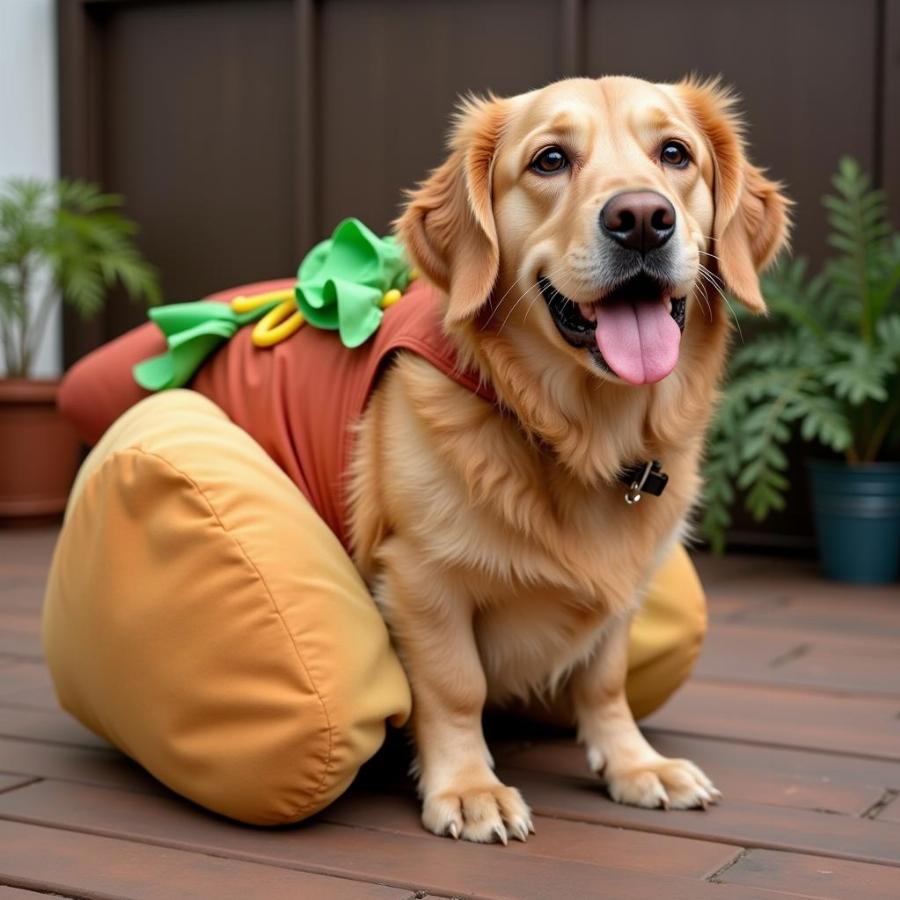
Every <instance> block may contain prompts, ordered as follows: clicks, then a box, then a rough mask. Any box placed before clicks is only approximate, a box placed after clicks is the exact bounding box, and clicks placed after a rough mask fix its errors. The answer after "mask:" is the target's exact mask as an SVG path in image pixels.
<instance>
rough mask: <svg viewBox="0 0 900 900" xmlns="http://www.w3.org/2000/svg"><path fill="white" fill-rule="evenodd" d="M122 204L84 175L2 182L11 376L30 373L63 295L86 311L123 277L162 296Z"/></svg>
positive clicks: (3, 284) (1, 316)
mask: <svg viewBox="0 0 900 900" xmlns="http://www.w3.org/2000/svg"><path fill="white" fill-rule="evenodd" d="M121 205H122V198H121V197H120V196H118V195H116V194H104V193H102V192H101V191H100V189H99V188H98V187H96V186H95V185H92V184H88V183H86V182H83V181H57V182H44V181H36V180H32V179H24V178H13V179H10V180H9V181H7V182H6V184H5V185H4V186H3V188H2V190H0V345H2V347H3V356H4V360H5V363H6V373H7V375H8V376H9V377H12V378H24V377H27V376H28V375H29V374H30V372H31V367H32V364H33V361H34V357H35V353H36V351H37V348H38V346H39V344H40V341H41V339H42V338H43V336H44V332H45V331H46V329H47V324H48V321H49V318H50V313H51V312H52V311H53V308H54V306H55V305H56V304H57V303H59V302H60V299H62V300H63V301H65V302H67V303H69V304H71V305H72V306H73V307H74V308H75V309H77V310H78V312H79V313H80V314H81V315H82V316H84V317H85V318H89V317H90V316H93V315H96V313H97V312H99V311H100V309H101V308H102V307H103V303H104V301H105V299H106V295H107V292H108V291H109V289H110V288H111V287H112V286H113V285H114V284H116V283H117V282H118V283H121V284H122V285H123V287H124V288H125V291H126V292H127V293H128V295H129V296H130V297H132V298H134V299H143V300H145V301H147V302H149V303H157V302H159V285H158V283H157V279H156V273H155V271H154V270H153V268H152V267H151V266H150V265H148V264H147V262H146V261H145V260H144V259H143V258H142V256H141V254H140V252H139V251H138V249H137V247H136V245H135V243H134V236H135V234H136V232H137V225H135V223H134V222H131V221H130V220H129V219H126V218H125V217H124V216H122V215H121V214H120V213H119V212H118V209H119V208H120V207H121ZM35 294H38V296H37V297H36V298H35V296H34V295H35ZM34 299H36V300H37V302H36V303H34V302H29V301H30V300H34Z"/></svg>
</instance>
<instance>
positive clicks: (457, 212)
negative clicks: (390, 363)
mask: <svg viewBox="0 0 900 900" xmlns="http://www.w3.org/2000/svg"><path fill="white" fill-rule="evenodd" d="M504 108H505V107H504V101H502V100H498V99H496V98H494V97H489V98H487V99H477V98H473V97H470V98H467V99H466V100H465V101H463V103H462V105H461V106H460V109H459V111H458V113H457V118H456V121H455V123H454V126H453V128H452V130H451V133H450V140H449V146H450V155H449V156H448V158H447V159H446V161H445V162H444V163H443V165H441V166H439V167H438V168H437V169H435V170H434V171H433V172H432V173H431V174H430V175H429V177H428V178H427V179H426V180H425V181H424V182H422V183H421V184H420V185H419V186H418V187H417V188H416V189H415V190H413V191H411V192H410V193H409V199H408V202H407V204H406V207H405V209H404V210H403V213H402V215H401V216H400V218H399V219H397V221H396V222H395V223H394V227H395V229H396V231H397V236H398V237H399V239H400V242H401V243H402V244H403V245H404V247H405V248H406V252H407V255H408V256H409V257H410V261H411V262H412V264H413V265H414V266H416V267H417V268H418V269H419V270H420V271H421V272H422V273H423V274H424V275H425V276H426V277H427V278H428V280H429V281H431V282H432V283H433V284H435V285H437V287H439V288H440V289H441V290H443V291H445V292H446V293H447V294H448V296H449V305H448V309H447V321H448V322H451V323H452V322H461V321H463V320H465V319H467V318H470V317H472V316H474V315H475V313H476V312H477V311H478V310H479V308H480V307H481V306H482V305H483V304H484V302H485V301H486V300H487V299H488V297H489V296H490V293H491V291H492V290H493V287H494V282H495V281H496V280H497V272H498V269H499V264H500V250H499V247H498V244H497V229H496V226H495V224H494V211H493V206H492V201H491V175H492V168H493V161H494V153H495V150H496V147H497V142H498V140H499V138H500V132H501V130H502V128H503V122H504V118H505V116H504Z"/></svg>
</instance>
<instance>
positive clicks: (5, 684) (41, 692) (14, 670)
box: [0, 661, 59, 710]
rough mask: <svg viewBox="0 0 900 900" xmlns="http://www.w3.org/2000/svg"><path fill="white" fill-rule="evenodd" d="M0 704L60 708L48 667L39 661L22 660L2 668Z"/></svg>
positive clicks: (47, 708)
mask: <svg viewBox="0 0 900 900" xmlns="http://www.w3.org/2000/svg"><path fill="white" fill-rule="evenodd" d="M0 706H24V707H27V708H31V709H45V710H56V709H59V702H58V701H57V699H56V691H55V690H54V688H53V682H52V681H51V680H50V673H49V671H48V670H47V667H46V666H45V665H44V664H43V663H41V662H37V661H20V662H19V663H18V664H16V665H13V666H11V667H8V668H4V669H2V670H0Z"/></svg>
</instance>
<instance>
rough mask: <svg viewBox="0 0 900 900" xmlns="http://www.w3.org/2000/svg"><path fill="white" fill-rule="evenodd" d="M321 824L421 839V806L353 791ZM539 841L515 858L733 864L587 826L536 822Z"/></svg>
mask: <svg viewBox="0 0 900 900" xmlns="http://www.w3.org/2000/svg"><path fill="white" fill-rule="evenodd" d="M319 818H320V819H321V821H323V822H332V823H334V824H337V825H347V826H349V827H355V828H368V829H372V830H374V831H390V832H395V833H398V834H405V835H409V836H411V837H422V835H423V833H424V832H423V829H422V824H421V822H420V821H419V801H418V800H417V799H416V797H415V795H414V794H413V793H412V792H411V791H410V792H404V791H402V790H398V791H397V792H396V793H394V792H392V793H390V794H383V793H382V794H376V793H373V792H369V791H365V790H353V791H350V792H349V793H348V794H345V795H344V796H343V797H341V798H340V799H339V800H338V801H337V802H336V803H333V804H332V805H331V806H329V807H328V808H327V809H326V810H324V811H323V812H322V813H321V815H320V817H319ZM534 825H535V836H534V837H533V838H531V839H529V841H528V842H527V843H525V844H522V843H519V842H518V841H512V842H511V843H510V845H509V848H508V849H507V851H506V852H507V853H508V854H509V855H511V856H526V857H532V856H540V857H547V858H550V859H562V860H570V861H575V862H583V863H590V864H591V865H596V866H607V867H610V868H615V869H635V870H636V871H642V872H655V873H657V874H660V875H681V876H684V877H693V878H705V877H706V876H707V875H710V874H712V873H713V872H716V871H718V870H719V869H721V868H722V867H723V866H725V865H727V864H728V863H729V862H730V861H731V860H733V859H734V858H735V856H736V855H737V853H738V852H739V851H738V850H737V848H735V847H734V846H730V845H727V844H718V843H715V842H712V841H695V840H691V839H689V838H676V837H671V836H669V835H664V834H650V833H648V832H643V831H625V830H622V829H620V828H606V827H605V826H601V825H591V824H586V823H583V822H573V821H566V820H563V819H550V818H547V817H546V816H537V817H535V823H534Z"/></svg>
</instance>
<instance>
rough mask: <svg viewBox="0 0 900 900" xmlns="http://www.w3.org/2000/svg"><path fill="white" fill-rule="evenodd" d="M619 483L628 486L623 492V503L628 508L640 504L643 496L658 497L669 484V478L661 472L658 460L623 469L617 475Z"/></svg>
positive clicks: (660, 464)
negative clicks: (651, 495)
mask: <svg viewBox="0 0 900 900" xmlns="http://www.w3.org/2000/svg"><path fill="white" fill-rule="evenodd" d="M619 481H621V482H622V484H625V485H627V486H628V490H627V491H626V492H625V502H626V503H627V504H628V505H629V506H634V504H635V503H640V502H641V497H642V496H643V495H644V494H653V496H654V497H658V496H659V495H660V494H661V493H662V492H663V491H664V490H665V489H666V485H667V484H668V483H669V476H668V475H666V473H665V472H663V470H662V463H661V462H660V461H659V460H658V459H652V460H647V461H644V462H639V463H636V464H635V465H633V466H629V467H628V468H627V469H623V470H622V472H621V473H620V474H619Z"/></svg>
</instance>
